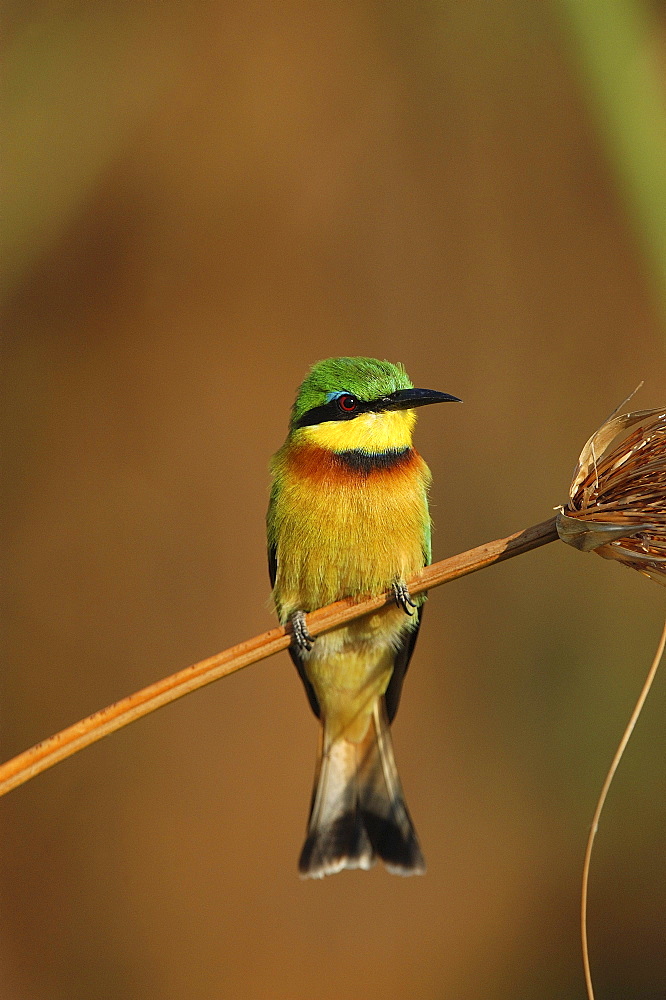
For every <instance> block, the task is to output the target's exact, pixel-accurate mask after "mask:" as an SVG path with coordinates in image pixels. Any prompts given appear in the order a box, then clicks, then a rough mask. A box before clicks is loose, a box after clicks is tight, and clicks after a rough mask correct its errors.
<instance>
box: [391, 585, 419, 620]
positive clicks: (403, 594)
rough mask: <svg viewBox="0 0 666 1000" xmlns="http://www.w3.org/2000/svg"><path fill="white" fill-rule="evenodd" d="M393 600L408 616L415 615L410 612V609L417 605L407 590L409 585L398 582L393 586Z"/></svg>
mask: <svg viewBox="0 0 666 1000" xmlns="http://www.w3.org/2000/svg"><path fill="white" fill-rule="evenodd" d="M393 599H394V600H395V603H396V604H397V605H398V607H399V608H402V610H403V611H404V612H405V614H406V615H413V614H414V612H413V611H410V608H415V607H416V604H414V601H413V600H412V597H411V594H410V593H409V591H408V590H407V584H406V583H404V582H403V581H402V580H396V582H395V583H394V584H393Z"/></svg>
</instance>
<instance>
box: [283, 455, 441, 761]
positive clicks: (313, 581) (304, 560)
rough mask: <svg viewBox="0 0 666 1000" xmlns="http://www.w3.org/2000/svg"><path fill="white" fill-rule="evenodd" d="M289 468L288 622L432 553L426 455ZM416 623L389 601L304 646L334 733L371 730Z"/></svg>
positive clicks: (399, 573) (381, 585) (383, 586)
mask: <svg viewBox="0 0 666 1000" xmlns="http://www.w3.org/2000/svg"><path fill="white" fill-rule="evenodd" d="M322 468H323V470H324V471H322ZM281 471H282V472H283V475H282V476H281V480H280V489H279V491H277V492H276V494H275V495H274V499H273V509H272V512H271V526H272V530H273V541H274V543H275V545H276V549H277V553H276V554H277V575H276V580H275V588H274V598H275V603H276V606H277V609H278V613H279V616H280V619H281V621H283V622H284V621H287V620H288V619H289V617H290V616H291V615H292V614H293V612H294V611H297V610H303V611H313V610H314V609H315V608H318V607H322V606H324V605H326V604H330V603H331V602H333V601H336V600H339V599H341V598H343V597H359V598H360V597H362V596H364V595H367V594H373V593H380V592H381V591H383V590H388V589H389V588H390V587H391V585H392V584H393V583H394V582H395V581H396V580H404V579H407V578H409V577H410V576H411V575H412V574H414V573H416V572H418V570H419V569H421V568H422V566H423V565H424V563H425V562H426V551H427V548H428V541H427V533H428V530H429V523H430V522H429V514H428V507H427V498H426V487H427V483H428V479H429V472H428V469H427V466H426V465H425V463H424V462H423V461H422V459H421V458H420V457H419V456H418V455H415V456H414V458H413V460H412V459H410V462H409V463H408V465H407V466H406V467H405V468H404V469H401V470H399V471H398V472H396V471H395V470H392V469H388V470H384V471H382V472H381V473H379V474H376V475H375V474H374V473H373V474H371V475H367V476H361V475H356V474H352V473H351V472H350V473H349V474H344V475H333V474H332V473H331V471H330V470H328V471H326V468H325V465H324V466H322V464H321V463H319V464H317V463H315V462H313V463H312V464H311V465H310V466H309V465H307V463H306V462H304V461H301V462H300V463H299V462H296V461H294V463H293V467H290V466H289V464H288V462H286V463H285V466H283V469H282V470H281ZM412 622H413V619H412V618H410V617H409V616H408V615H406V614H405V612H404V611H402V610H401V609H400V608H398V607H386V608H382V609H381V610H380V611H378V612H376V613H374V614H372V615H368V616H366V617H364V618H362V619H360V620H359V621H356V622H352V623H351V624H350V625H348V626H345V627H343V628H340V629H336V630H335V631H334V632H331V633H328V634H326V635H323V636H319V637H318V638H317V640H316V642H315V644H314V647H313V649H312V651H311V652H310V653H306V654H303V663H304V666H305V670H306V673H307V676H308V678H309V680H310V682H311V684H312V686H313V687H314V690H315V693H316V695H317V700H318V701H319V704H320V707H321V711H322V717H323V719H324V720H325V726H326V732H327V738H337V736H342V735H344V736H345V737H346V738H347V739H350V740H353V741H354V742H358V741H360V740H362V739H363V738H364V736H365V734H366V731H367V727H368V724H369V721H370V718H371V715H372V711H373V707H374V704H375V702H376V700H377V698H378V697H379V696H381V695H382V694H384V692H385V691H386V688H387V686H388V683H389V681H390V678H391V674H392V672H393V661H394V658H395V650H396V649H397V648H399V646H400V645H401V643H402V641H403V639H404V634H405V632H406V631H408V630H409V629H410V628H411V627H412Z"/></svg>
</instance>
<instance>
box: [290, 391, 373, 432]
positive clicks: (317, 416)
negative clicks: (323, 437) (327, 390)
mask: <svg viewBox="0 0 666 1000" xmlns="http://www.w3.org/2000/svg"><path fill="white" fill-rule="evenodd" d="M343 400H345V401H346V400H350V401H352V402H353V406H351V407H350V408H349V409H347V407H346V406H345V405H344V403H343ZM371 406H372V403H366V402H364V401H363V400H362V399H358V398H357V397H356V396H353V395H352V393H351V392H346V393H345V394H344V396H338V397H337V398H336V399H331V400H330V402H328V403H324V404H323V405H322V406H314V407H313V408H312V409H311V410H308V411H307V412H306V413H304V414H303V416H302V417H300V418H299V420H297V421H296V423H295V425H294V427H296V428H298V427H312V426H313V425H314V424H323V423H326V422H327V421H329V420H353V419H354V417H357V416H358V415H359V413H365V412H366V411H367V410H369V409H370V408H371Z"/></svg>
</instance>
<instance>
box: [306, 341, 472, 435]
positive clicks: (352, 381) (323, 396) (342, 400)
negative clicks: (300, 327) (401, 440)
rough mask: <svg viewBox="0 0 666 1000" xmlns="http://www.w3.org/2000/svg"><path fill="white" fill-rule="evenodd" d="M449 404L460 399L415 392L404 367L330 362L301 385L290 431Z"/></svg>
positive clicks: (317, 367) (375, 362)
mask: <svg viewBox="0 0 666 1000" xmlns="http://www.w3.org/2000/svg"><path fill="white" fill-rule="evenodd" d="M445 400H456V397H455V396H450V395H449V394H448V393H443V392H434V391H433V390H431V389H415V388H414V386H413V384H412V382H411V381H410V379H409V376H408V375H407V372H406V371H405V369H404V368H403V366H402V365H401V364H397V365H394V364H392V363H391V362H390V361H378V360H376V359H375V358H328V359H327V360H326V361H318V362H317V364H316V365H314V366H313V367H312V368H311V370H310V372H309V373H308V375H307V376H306V377H305V379H304V380H303V382H302V384H301V385H300V387H299V389H298V393H297V395H296V401H295V403H294V406H293V408H292V411H291V424H290V429H291V430H292V431H293V430H297V429H298V428H300V427H305V426H313V425H317V424H320V423H325V422H328V421H348V420H353V419H354V418H355V417H357V416H360V415H361V414H363V413H369V412H372V413H383V412H387V411H390V410H407V409H409V410H411V409H413V408H414V407H416V406H424V405H426V404H427V403H439V402H444V401H445Z"/></svg>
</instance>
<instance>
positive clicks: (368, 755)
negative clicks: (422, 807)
mask: <svg viewBox="0 0 666 1000" xmlns="http://www.w3.org/2000/svg"><path fill="white" fill-rule="evenodd" d="M377 857H380V858H381V859H382V861H383V862H384V864H385V865H386V867H387V869H388V870H389V871H390V872H393V873H394V874H396V875H421V874H423V872H424V871H425V863H424V861H423V855H422V854H421V848H420V847H419V842H418V839H417V837H416V831H415V830H414V826H413V825H412V821H411V818H410V816H409V813H408V812H407V806H406V805H405V801H404V798H403V794H402V788H401V787H400V779H399V778H398V772H397V769H396V766H395V760H394V757H393V744H392V741H391V731H390V729H389V725H388V721H387V718H386V709H385V707H384V699H383V698H379V699H378V700H377V703H376V704H375V708H374V712H373V716H372V720H371V722H370V725H369V726H368V731H367V734H366V736H365V737H364V739H363V740H362V741H361V742H358V743H355V742H352V741H351V740H347V739H344V737H340V738H338V739H335V740H332V741H331V740H330V739H327V735H326V732H324V736H323V747H322V749H321V751H320V755H319V760H318V763H317V772H316V775H315V787H314V792H313V798H312V809H311V811H310V822H309V826H308V835H307V838H306V840H305V844H304V845H303V850H302V852H301V857H300V861H299V864H298V868H299V871H300V873H301V875H302V876H303V877H304V878H322V877H323V876H324V875H332V874H334V873H335V872H339V871H342V869H343V868H366V869H367V868H371V867H372V866H373V864H374V863H375V861H376V859H377Z"/></svg>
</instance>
